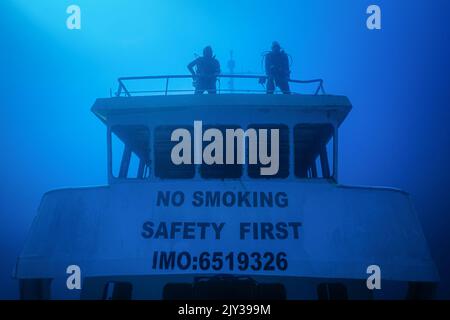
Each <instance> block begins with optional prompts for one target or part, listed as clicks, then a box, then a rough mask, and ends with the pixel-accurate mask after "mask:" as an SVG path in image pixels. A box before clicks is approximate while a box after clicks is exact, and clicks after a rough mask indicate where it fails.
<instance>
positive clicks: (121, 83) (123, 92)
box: [115, 74, 326, 97]
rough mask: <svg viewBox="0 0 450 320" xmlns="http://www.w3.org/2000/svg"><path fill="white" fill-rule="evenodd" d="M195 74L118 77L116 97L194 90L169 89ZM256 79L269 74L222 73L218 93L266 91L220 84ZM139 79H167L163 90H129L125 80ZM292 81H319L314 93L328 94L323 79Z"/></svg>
mask: <svg viewBox="0 0 450 320" xmlns="http://www.w3.org/2000/svg"><path fill="white" fill-rule="evenodd" d="M194 78H195V76H192V75H158V76H139V77H121V78H119V79H118V82H119V87H118V89H117V92H116V93H115V95H116V97H120V96H126V97H131V96H132V94H134V93H138V94H143V93H150V94H152V93H153V94H154V93H160V94H164V95H168V94H169V93H177V92H178V93H180V92H194V90H193V89H186V90H184V89H181V90H180V89H172V90H171V89H169V84H170V80H171V79H194ZM227 78H228V79H256V80H258V81H259V82H260V83H261V82H264V83H265V82H266V80H267V76H258V75H238V74H232V75H230V74H221V75H218V76H217V81H218V83H219V87H218V89H217V93H221V92H247V93H265V92H266V90H265V89H264V90H245V89H234V90H229V89H221V86H220V79H227ZM137 80H165V88H164V89H163V90H141V91H130V90H128V88H127V87H126V85H125V82H128V81H137ZM288 81H289V82H290V83H297V84H314V83H317V88H316V90H315V91H314V95H318V94H319V93H321V94H326V93H325V89H324V87H323V80H322V79H313V80H294V79H289V80H288Z"/></svg>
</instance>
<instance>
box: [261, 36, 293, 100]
mask: <svg viewBox="0 0 450 320" xmlns="http://www.w3.org/2000/svg"><path fill="white" fill-rule="evenodd" d="M265 69H266V76H267V93H268V94H273V93H274V91H275V87H278V88H280V90H281V91H282V92H283V93H284V94H290V93H291V90H290V88H289V77H290V74H291V71H290V70H289V58H288V55H287V54H286V52H284V50H281V46H280V44H279V43H278V42H277V41H274V42H273V43H272V51H270V52H269V53H267V54H266V56H265Z"/></svg>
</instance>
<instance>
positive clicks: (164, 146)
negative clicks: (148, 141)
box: [154, 126, 195, 179]
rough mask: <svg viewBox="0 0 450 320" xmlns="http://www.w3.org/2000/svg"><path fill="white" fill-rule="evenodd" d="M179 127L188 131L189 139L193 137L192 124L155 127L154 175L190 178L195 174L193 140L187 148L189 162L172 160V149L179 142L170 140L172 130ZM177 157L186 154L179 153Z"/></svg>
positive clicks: (170, 177)
mask: <svg viewBox="0 0 450 320" xmlns="http://www.w3.org/2000/svg"><path fill="white" fill-rule="evenodd" d="M177 129H180V130H184V131H186V130H187V132H189V139H190V140H191V137H193V132H194V128H193V127H192V126H160V127H157V128H156V129H155V142H154V143H155V145H154V150H155V176H156V177H158V178H161V179H191V178H193V177H194V176H195V165H194V164H193V161H194V152H193V144H192V143H193V142H192V141H190V142H191V148H189V150H190V151H189V152H190V153H191V154H190V155H187V156H188V157H189V158H190V164H184V163H181V164H175V163H173V162H172V157H171V154H172V149H173V148H174V147H175V146H176V145H177V144H179V143H180V141H181V138H180V140H179V141H178V140H177V141H171V137H172V132H173V131H175V130H177ZM178 156H179V157H184V156H186V155H183V154H182V152H181V154H179V155H178Z"/></svg>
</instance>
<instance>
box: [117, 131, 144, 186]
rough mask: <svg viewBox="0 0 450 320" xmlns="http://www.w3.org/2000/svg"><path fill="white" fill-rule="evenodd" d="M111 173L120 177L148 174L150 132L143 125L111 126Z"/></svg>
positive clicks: (139, 177)
mask: <svg viewBox="0 0 450 320" xmlns="http://www.w3.org/2000/svg"><path fill="white" fill-rule="evenodd" d="M111 132H112V136H111V152H112V155H111V156H112V159H111V160H112V174H113V176H114V177H116V178H120V179H126V178H128V179H147V178H148V177H149V176H150V133H149V130H148V128H147V127H145V126H114V127H112V128H111Z"/></svg>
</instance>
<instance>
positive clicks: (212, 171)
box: [200, 125, 244, 179]
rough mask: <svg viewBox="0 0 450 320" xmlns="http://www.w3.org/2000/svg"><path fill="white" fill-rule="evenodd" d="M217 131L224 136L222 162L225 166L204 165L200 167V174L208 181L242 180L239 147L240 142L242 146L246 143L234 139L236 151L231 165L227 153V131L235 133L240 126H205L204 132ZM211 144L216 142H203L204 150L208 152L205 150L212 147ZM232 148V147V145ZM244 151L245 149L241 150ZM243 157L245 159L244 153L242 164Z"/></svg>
mask: <svg viewBox="0 0 450 320" xmlns="http://www.w3.org/2000/svg"><path fill="white" fill-rule="evenodd" d="M211 128H214V129H217V130H219V131H220V132H221V134H222V141H221V143H222V161H223V164H205V163H203V164H202V165H201V166H200V173H201V176H202V178H206V179H208V178H209V179H233V178H234V179H236V178H240V177H241V176H242V164H238V152H237V151H238V146H239V142H240V143H242V145H244V144H243V143H244V141H238V137H236V138H234V143H233V145H234V151H233V155H234V156H233V161H232V162H233V163H232V164H231V163H230V164H226V163H227V162H226V158H227V153H226V148H227V139H226V136H227V133H226V130H227V129H233V131H234V130H235V129H238V128H239V127H238V126H233V125H220V126H204V127H203V130H204V131H206V130H208V129H211ZM211 143H214V141H203V150H206V149H205V148H206V147H207V146H208V145H210V144H211ZM230 147H231V145H230ZM241 150H242V151H243V148H242V149H241ZM212 156H213V157H215V156H216V155H215V154H212ZM243 157H244V153H243V152H242V159H241V161H240V162H241V163H242V162H243ZM203 161H205V159H203Z"/></svg>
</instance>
